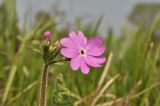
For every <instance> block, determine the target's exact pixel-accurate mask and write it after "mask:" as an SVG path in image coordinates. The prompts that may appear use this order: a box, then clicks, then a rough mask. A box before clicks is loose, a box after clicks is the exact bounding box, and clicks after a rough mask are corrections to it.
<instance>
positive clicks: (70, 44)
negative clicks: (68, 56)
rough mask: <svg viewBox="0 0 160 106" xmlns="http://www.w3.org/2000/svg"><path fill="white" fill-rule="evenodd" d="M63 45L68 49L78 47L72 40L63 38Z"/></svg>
mask: <svg viewBox="0 0 160 106" xmlns="http://www.w3.org/2000/svg"><path fill="white" fill-rule="evenodd" d="M60 42H61V44H62V45H63V46H65V47H68V48H74V49H77V47H78V46H77V45H76V44H75V43H74V42H73V41H72V40H71V39H70V38H63V39H61V40H60Z"/></svg>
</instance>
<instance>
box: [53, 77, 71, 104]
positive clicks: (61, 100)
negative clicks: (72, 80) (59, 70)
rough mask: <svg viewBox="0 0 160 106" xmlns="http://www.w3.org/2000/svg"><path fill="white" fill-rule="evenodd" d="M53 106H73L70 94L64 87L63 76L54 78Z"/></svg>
mask: <svg viewBox="0 0 160 106" xmlns="http://www.w3.org/2000/svg"><path fill="white" fill-rule="evenodd" d="M52 105H53V106H73V103H72V101H71V93H70V91H69V90H68V88H67V87H66V85H65V82H64V79H63V75H62V74H58V75H57V77H56V83H55V91H54V93H53V104H52Z"/></svg>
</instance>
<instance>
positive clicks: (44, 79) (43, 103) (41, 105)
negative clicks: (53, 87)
mask: <svg viewBox="0 0 160 106" xmlns="http://www.w3.org/2000/svg"><path fill="white" fill-rule="evenodd" d="M47 69H48V65H47V64H45V65H44V69H43V72H42V78H41V89H40V98H39V106H46V89H47V82H48V71H47Z"/></svg>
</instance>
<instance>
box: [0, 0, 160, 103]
mask: <svg viewBox="0 0 160 106" xmlns="http://www.w3.org/2000/svg"><path fill="white" fill-rule="evenodd" d="M100 23H101V18H100V19H99V20H98V21H97V22H94V23H91V24H90V25H87V26H84V25H83V24H81V23H80V22H77V24H76V25H75V26H76V29H77V30H81V31H83V32H84V33H85V35H87V36H88V37H92V36H93V35H98V34H99V32H98V28H99V25H100ZM57 25H58V23H55V22H54V20H53V19H47V20H41V21H39V22H37V23H34V24H33V25H32V26H31V28H29V30H26V25H25V24H24V25H23V26H22V27H20V26H19V22H18V18H17V13H16V6H15V0H5V2H4V3H3V4H2V5H1V6H0V105H1V104H2V106H3V105H4V106H37V105H38V96H39V89H40V88H39V87H40V78H41V72H42V68H43V59H42V57H41V55H39V54H38V53H37V52H35V51H34V50H33V49H38V50H40V51H41V50H42V48H41V46H42V41H43V40H42V34H43V32H44V31H46V30H49V31H51V32H52V41H53V42H55V41H56V40H57V39H60V38H62V37H64V36H66V35H67V34H68V31H67V30H66V29H61V30H58V28H57ZM158 29H160V17H157V18H156V19H155V20H154V21H153V22H152V25H151V26H149V28H148V29H146V28H145V27H144V26H143V23H142V25H141V26H137V27H129V26H127V25H125V26H124V27H123V31H122V35H121V36H117V35H115V34H114V32H112V30H109V31H108V32H106V36H105V39H104V42H105V45H106V49H107V51H106V53H105V54H104V55H105V56H106V57H108V55H109V53H111V52H112V53H113V58H112V63H111V67H110V69H109V73H108V74H107V76H106V78H105V83H107V81H109V80H110V79H112V78H113V77H114V76H115V75H117V74H119V77H118V78H117V79H116V80H115V81H114V82H113V83H112V85H111V86H110V87H109V89H108V90H107V91H106V92H107V94H112V95H114V97H106V96H105V95H104V96H102V97H101V98H100V99H99V101H98V102H97V104H100V103H107V102H110V101H114V100H116V99H118V98H124V100H126V99H125V98H126V97H132V99H130V100H129V104H128V105H129V106H160V45H159V42H158V41H157V40H156V39H155V36H154V35H155V33H156V31H157V30H158ZM104 66H105V64H104V65H103V66H102V67H101V68H92V69H91V71H90V73H89V75H83V74H82V73H81V72H80V71H76V72H74V71H72V70H71V68H70V67H69V63H67V62H66V63H65V64H63V65H52V66H50V68H49V83H48V92H47V94H48V106H52V103H51V101H52V99H53V98H52V97H53V91H54V83H55V78H56V75H57V74H59V73H62V74H63V76H64V79H65V83H66V85H67V87H68V88H69V89H70V91H71V92H73V93H75V94H76V95H79V96H80V97H82V98H85V97H87V96H88V95H90V94H91V93H93V92H94V90H95V89H96V87H97V83H98V81H99V79H100V78H101V73H102V72H103V70H104ZM139 81H141V84H140V85H137V83H138V82H139ZM93 99H94V97H89V99H88V100H89V101H88V103H86V104H85V103H81V104H80V106H90V104H91V102H92V100H93ZM73 101H74V102H75V101H76V100H73ZM113 105H115V106H121V105H122V106H123V105H124V104H123V103H119V104H116V103H115V104H113Z"/></svg>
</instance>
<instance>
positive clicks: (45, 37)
mask: <svg viewBox="0 0 160 106" xmlns="http://www.w3.org/2000/svg"><path fill="white" fill-rule="evenodd" d="M43 37H44V39H46V40H51V32H49V31H46V32H44V35H43Z"/></svg>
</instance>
